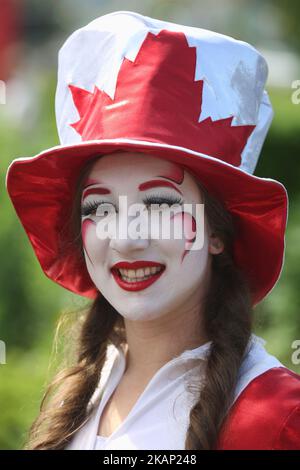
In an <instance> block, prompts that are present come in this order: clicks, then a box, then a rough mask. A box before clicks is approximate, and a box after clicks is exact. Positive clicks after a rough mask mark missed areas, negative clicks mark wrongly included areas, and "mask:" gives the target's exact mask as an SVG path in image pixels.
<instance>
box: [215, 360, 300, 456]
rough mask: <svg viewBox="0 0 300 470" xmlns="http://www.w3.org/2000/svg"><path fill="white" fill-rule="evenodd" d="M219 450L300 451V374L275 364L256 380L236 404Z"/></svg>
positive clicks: (222, 436) (223, 431) (219, 441)
mask: <svg viewBox="0 0 300 470" xmlns="http://www.w3.org/2000/svg"><path fill="white" fill-rule="evenodd" d="M216 448H217V449H218V450H247V449H248V450H255V449H258V450H288V449H290V450H292V449H293V450H295V449H298V450H300V375H298V374H296V373H295V372H293V371H291V370H289V369H287V368H286V367H273V368H271V369H269V370H268V371H266V372H264V373H263V374H261V375H259V376H257V377H256V378H255V379H253V380H252V381H251V382H250V383H249V385H248V386H247V387H246V388H245V389H244V390H243V391H242V393H241V394H240V396H239V397H238V398H237V400H236V401H235V403H234V404H233V406H232V408H231V410H230V413H229V415H228V418H227V419H226V421H225V422H224V424H223V426H222V429H221V433H220V435H219V440H218V444H217V447H216Z"/></svg>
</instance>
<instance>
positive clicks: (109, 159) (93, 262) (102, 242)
mask: <svg viewBox="0 0 300 470" xmlns="http://www.w3.org/2000/svg"><path fill="white" fill-rule="evenodd" d="M121 196H122V197H126V203H127V208H128V210H129V209H130V207H132V205H134V204H141V205H142V206H143V208H144V210H145V212H144V213H143V214H144V215H143V217H144V218H143V217H142V218H141V219H140V221H141V225H142V224H143V223H144V220H146V217H148V222H151V221H152V218H153V217H154V214H155V210H154V209H153V204H159V206H160V205H161V204H164V208H163V206H161V208H160V210H161V213H162V214H164V213H166V211H167V208H168V207H170V206H172V205H173V203H174V201H175V203H176V204H175V205H176V206H177V208H178V211H177V213H174V212H172V210H171V211H170V212H167V216H168V217H170V236H169V237H168V238H164V237H158V238H155V237H154V236H153V234H152V232H151V231H150V236H148V237H146V238H143V237H140V238H138V237H137V238H131V237H130V236H127V237H125V238H122V237H121V236H120V233H119V232H116V234H115V235H116V236H115V237H113V236H111V235H109V236H108V237H106V239H101V238H99V237H98V233H99V232H98V227H99V224H100V223H103V222H106V221H108V220H114V221H115V222H116V224H117V226H118V228H120V226H121V227H122V228H123V229H125V233H127V234H128V233H129V230H128V229H129V226H130V224H131V223H132V221H134V219H135V218H136V217H133V216H132V215H131V216H128V213H125V211H124V210H123V205H121V204H120V197H121ZM81 204H82V239H83V247H84V254H85V260H86V265H87V269H88V272H89V274H90V277H91V279H92V280H93V282H94V284H95V286H96V287H97V288H98V289H99V290H100V291H101V293H102V294H103V295H104V296H105V297H106V299H107V300H108V301H109V302H110V303H111V304H112V305H113V307H114V308H115V309H116V310H117V311H118V312H119V313H120V314H121V315H123V316H124V317H126V318H129V319H132V320H150V319H154V318H158V317H161V316H163V315H165V314H166V313H168V312H169V314H171V312H174V314H176V312H177V314H178V308H179V306H180V308H181V310H182V314H183V315H184V311H185V310H186V309H191V308H197V306H198V303H199V301H200V297H201V295H202V291H203V288H204V285H205V281H206V278H207V269H208V256H209V255H208V240H207V233H206V227H205V221H204V219H201V220H200V229H201V230H203V231H204V243H203V245H202V247H201V249H196V250H194V249H193V246H194V240H195V236H196V233H198V232H197V230H198V228H199V227H197V223H198V224H199V222H198V218H197V217H195V215H194V213H193V211H190V210H189V211H188V210H185V207H187V206H189V207H193V205H197V204H199V205H201V204H202V196H201V192H200V189H199V186H198V185H197V182H196V180H195V178H194V177H193V176H192V175H191V174H190V173H188V172H187V171H186V170H184V169H183V168H182V167H180V166H179V165H176V164H174V163H172V162H169V161H167V160H164V159H161V158H159V157H156V156H155V157H154V156H150V155H147V154H143V153H137V152H132V153H131V152H121V151H120V152H115V153H113V154H109V155H104V156H102V157H101V158H99V160H97V161H96V163H95V164H94V166H93V167H92V169H91V171H90V174H89V176H88V179H87V180H86V184H85V187H84V189H83V193H82V202H81ZM186 204H187V206H185V205H186ZM99 208H101V209H104V208H105V210H104V211H103V210H102V211H99ZM164 211H165V212H164ZM99 214H101V215H99ZM169 214H170V216H169ZM159 220H162V219H159ZM158 225H159V226H158V227H157V228H161V227H160V222H158ZM151 228H152V227H151ZM176 229H177V230H178V229H180V230H179V231H178V232H177V233H181V235H182V236H181V237H179V238H176V237H175V236H174V234H175V233H176ZM146 232H147V231H146ZM123 233H124V232H123ZM143 233H145V232H143ZM147 233H149V232H147ZM160 233H161V232H160ZM120 262H121V263H123V265H121V267H118V268H115V267H114V265H116V264H117V263H120ZM133 262H137V263H138V264H139V265H138V264H137V265H136V267H135V268H134V269H133V268H132V267H130V263H133ZM126 263H127V264H126ZM147 263H148V265H147ZM151 263H152V265H151Z"/></svg>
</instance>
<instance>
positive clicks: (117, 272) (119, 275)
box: [111, 266, 165, 291]
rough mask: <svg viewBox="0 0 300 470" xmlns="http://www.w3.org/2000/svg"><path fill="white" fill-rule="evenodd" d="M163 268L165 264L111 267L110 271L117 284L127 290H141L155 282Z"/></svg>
mask: <svg viewBox="0 0 300 470" xmlns="http://www.w3.org/2000/svg"><path fill="white" fill-rule="evenodd" d="M164 270H165V266H158V267H156V266H155V267H154V266H151V267H150V266H149V267H146V268H140V269H122V268H112V269H111V272H112V274H113V276H114V279H115V281H116V282H117V283H118V285H119V286H120V287H121V288H123V289H125V290H129V291H136V290H142V289H145V288H146V287H149V286H150V285H151V284H153V282H155V281H156V280H157V279H158V278H159V277H160V276H161V274H162V273H163V271H164Z"/></svg>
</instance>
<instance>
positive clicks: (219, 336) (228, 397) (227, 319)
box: [25, 156, 252, 450]
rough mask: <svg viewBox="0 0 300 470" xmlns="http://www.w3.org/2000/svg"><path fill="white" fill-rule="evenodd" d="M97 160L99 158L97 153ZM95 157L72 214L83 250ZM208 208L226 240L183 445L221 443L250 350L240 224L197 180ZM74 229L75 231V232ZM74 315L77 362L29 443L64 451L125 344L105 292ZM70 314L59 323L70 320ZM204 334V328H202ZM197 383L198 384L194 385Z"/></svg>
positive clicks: (215, 266) (206, 311)
mask: <svg viewBox="0 0 300 470" xmlns="http://www.w3.org/2000/svg"><path fill="white" fill-rule="evenodd" d="M95 158H99V156H97V157H95ZM95 158H93V159H91V160H90V161H89V163H88V164H87V165H86V166H85V168H84V170H83V172H82V173H81V176H80V179H79V181H78V186H77V189H76V196H75V203H74V206H73V211H72V214H71V221H72V224H73V225H72V227H73V229H72V233H73V234H74V233H75V237H74V235H73V239H72V240H71V241H70V242H69V243H68V244H67V245H65V249H70V248H72V249H73V250H74V249H75V250H77V251H78V256H83V250H82V241H81V234H80V217H79V214H80V209H79V207H80V197H81V191H82V184H83V181H84V179H85V177H86V175H87V174H88V173H89V171H90V168H91V166H92V165H93V163H94V161H95ZM199 187H200V190H201V192H202V195H203V198H204V201H203V202H204V204H205V214H206V217H207V221H208V225H209V227H210V229H211V230H212V232H213V233H214V234H215V235H216V236H218V237H219V238H220V239H221V240H222V241H223V243H224V251H223V252H222V253H220V254H218V255H212V264H211V267H212V271H211V280H210V285H209V288H208V292H207V295H206V298H205V301H204V305H203V310H202V314H203V320H204V328H205V331H206V334H207V336H208V338H209V340H211V341H212V344H211V350H210V352H209V355H208V358H207V362H206V369H205V380H204V385H201V387H200V380H199V387H198V389H197V387H196V392H194V393H196V400H195V405H194V406H193V407H192V409H191V411H190V416H189V418H190V422H189V426H188V429H187V433H186V440H185V449H189V450H201V449H203V450H204V449H213V448H215V446H216V444H217V440H218V436H219V433H220V429H221V427H222V424H223V423H224V422H225V419H226V416H227V414H228V410H229V408H230V406H231V404H232V400H233V398H234V389H235V385H236V383H237V377H238V372H239V368H240V365H241V362H242V360H243V357H244V353H245V350H246V347H247V344H248V341H249V339H250V336H251V330H252V307H251V299H250V290H249V286H248V284H247V282H246V281H245V279H244V277H243V275H242V273H241V272H240V271H239V269H238V268H237V267H236V265H235V263H234V261H233V240H234V224H233V220H232V217H231V215H230V213H229V212H228V211H227V210H226V209H225V207H224V206H223V204H221V203H220V201H218V200H217V199H215V198H213V197H212V196H211V195H210V194H209V192H208V191H207V190H206V188H205V187H204V186H203V185H202V184H200V183H199ZM74 231H75V232H74ZM79 313H80V314H79V317H78V318H77V319H76V321H74V322H73V323H72V324H73V328H75V330H74V332H75V331H76V334H75V333H72V334H70V330H68V331H67V334H68V338H70V337H71V336H72V337H74V339H75V341H74V344H75V350H73V351H72V352H71V357H72V361H73V364H68V365H65V366H64V367H63V368H62V370H61V371H60V372H58V374H57V375H56V376H55V377H54V379H53V381H52V382H51V383H50V385H49V386H48V387H47V389H46V392H45V394H44V397H43V399H42V403H41V406H40V413H39V415H38V417H37V418H36V420H35V421H34V422H33V424H32V426H31V428H30V431H29V439H28V442H27V444H26V445H25V448H26V449H64V447H65V446H66V445H67V444H68V443H69V442H70V440H71V438H72V436H73V435H74V433H75V432H76V431H77V430H78V429H79V428H80V427H81V426H82V425H83V424H84V423H85V422H86V421H87V420H88V418H89V416H90V413H91V411H92V409H91V407H88V403H89V401H90V398H91V397H92V395H93V393H94V391H95V388H96V386H97V384H98V381H99V379H100V376H101V370H102V367H103V365H104V362H105V358H106V350H107V347H108V345H109V344H114V345H116V346H118V345H121V344H125V343H126V332H125V327H124V320H123V317H122V316H121V315H120V314H119V313H118V312H117V311H116V310H115V309H114V308H113V307H112V305H111V304H110V303H109V302H108V301H107V300H106V299H105V298H104V296H102V295H99V296H98V297H97V298H96V299H95V300H94V301H93V302H92V304H91V305H90V306H88V307H87V308H86V309H83V310H82V311H79ZM65 318H66V317H65V315H63V317H62V319H61V321H60V322H59V324H58V327H57V335H56V338H57V337H58V336H59V335H58V331H59V330H60V329H61V325H62V324H63V323H64V322H65ZM199 334H200V332H199ZM193 385H194V384H193Z"/></svg>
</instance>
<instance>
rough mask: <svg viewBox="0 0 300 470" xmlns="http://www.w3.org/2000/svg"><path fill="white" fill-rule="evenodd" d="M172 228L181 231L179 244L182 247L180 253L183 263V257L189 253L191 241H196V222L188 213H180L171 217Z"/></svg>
mask: <svg viewBox="0 0 300 470" xmlns="http://www.w3.org/2000/svg"><path fill="white" fill-rule="evenodd" d="M173 222H174V228H175V227H178V230H182V237H183V242H184V243H182V240H180V241H181V243H182V245H183V247H182V251H181V262H183V260H184V258H185V256H186V255H187V254H188V253H189V251H190V248H191V246H192V243H193V241H194V240H195V239H196V228H197V224H196V220H195V218H194V217H193V215H192V214H190V213H188V212H182V213H179V214H176V215H175V216H174V217H173Z"/></svg>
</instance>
